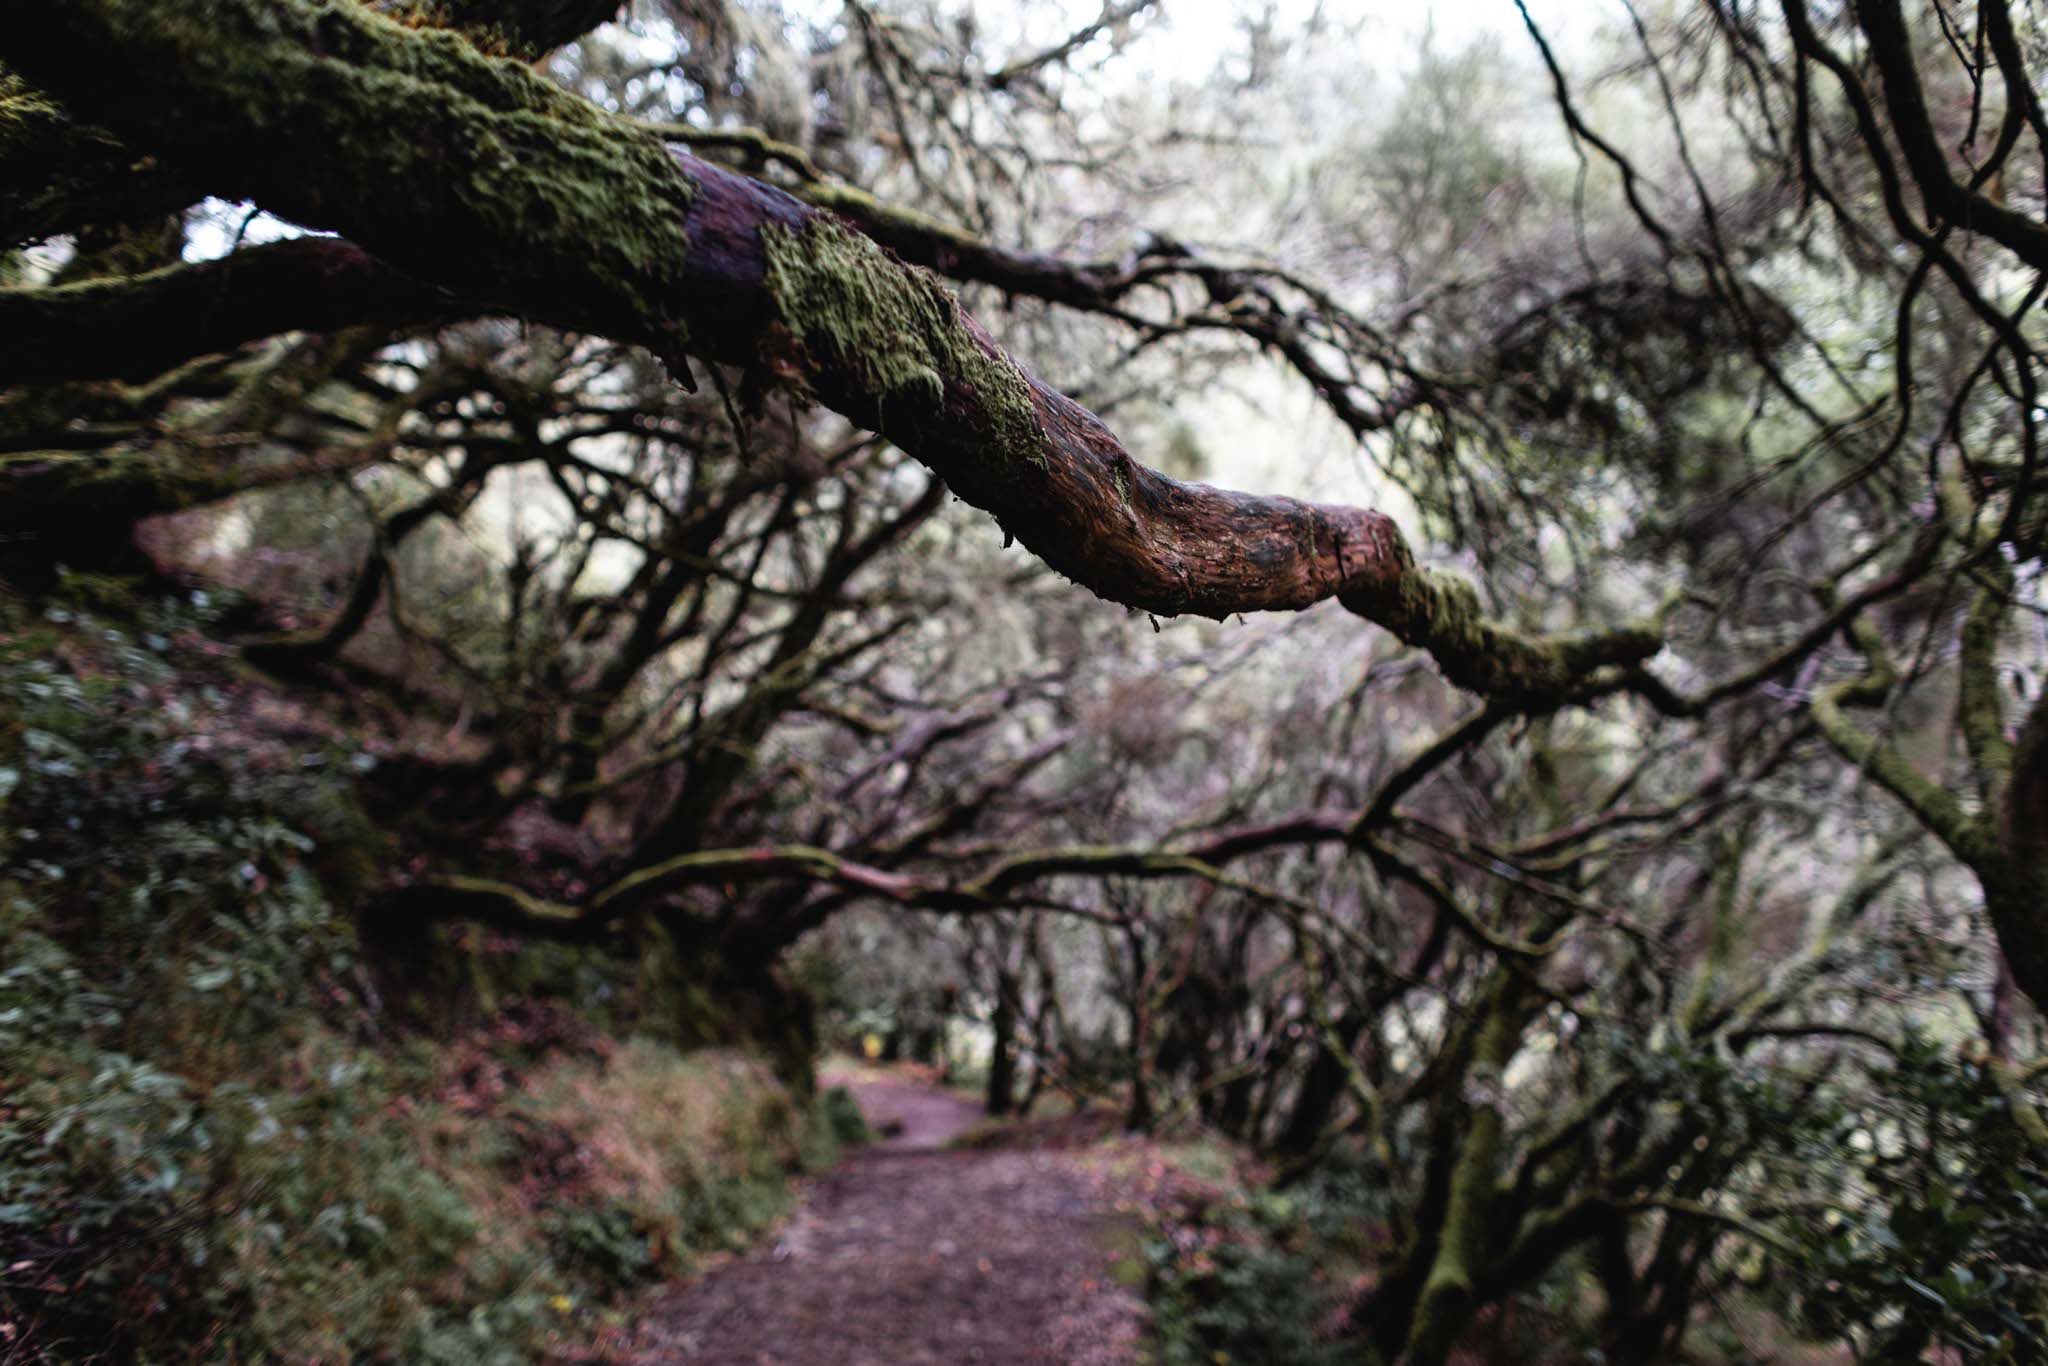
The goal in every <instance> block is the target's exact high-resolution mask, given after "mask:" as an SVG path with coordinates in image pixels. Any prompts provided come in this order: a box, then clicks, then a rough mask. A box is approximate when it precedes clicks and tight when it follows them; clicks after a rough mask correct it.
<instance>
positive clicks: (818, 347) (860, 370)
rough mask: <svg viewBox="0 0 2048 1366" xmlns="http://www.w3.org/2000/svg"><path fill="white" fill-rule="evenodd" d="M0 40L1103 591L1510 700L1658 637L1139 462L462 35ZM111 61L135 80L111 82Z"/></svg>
mask: <svg viewBox="0 0 2048 1366" xmlns="http://www.w3.org/2000/svg"><path fill="white" fill-rule="evenodd" d="M0 57H4V58H5V59H6V60H7V61H8V62H10V63H11V64H13V65H14V66H15V67H16V68H17V69H19V70H21V71H22V72H23V73H24V74H25V75H26V76H27V77H28V78H29V79H30V80H32V81H34V82H36V83H38V84H39V85H41V86H42V87H44V88H47V89H49V90H51V91H53V92H55V93H56V94H57V95H58V96H59V97H60V98H62V99H67V100H71V101H73V102H78V101H85V102H88V103H89V105H90V107H91V108H92V110H93V113H94V116H95V117H96V118H103V119H104V121H105V122H106V123H107V124H108V125H109V126H111V127H113V128H114V129H115V130H116V131H117V132H118V133H119V134H120V135H121V136H123V137H125V138H129V139H131V140H133V141H134V142H135V143H136V144H138V145H145V146H149V147H151V148H153V149H157V150H160V151H161V153H162V154H163V155H164V156H165V157H166V158H167V159H170V160H173V161H175V162H177V163H178V164H180V165H182V166H184V167H185V168H187V169H188V170H190V171H191V172H192V173H193V174H195V175H196V176H198V177H199V178H200V179H202V180H203V181H204V182H205V183H206V184H207V185H208V186H209V187H211V188H213V189H214V190H215V191H216V192H220V193H226V194H230V195H234V196H236V197H246V198H255V199H257V200H259V201H260V202H263V203H264V204H265V205H266V207H269V208H271V209H272V210H273V211H275V212H280V213H283V214H285V215H286V216H289V217H292V218H295V219H298V220H300V221H303V222H307V223H311V224H318V225H322V226H332V227H335V228H337V229H340V230H342V231H345V232H347V233H348V234H349V235H350V236H351V237H352V238H354V239H355V240H356V241H358V242H360V243H361V244H362V246H363V247H364V248H365V249H367V250H369V251H370V252H372V253H375V254H377V255H378V256H379V257H381V258H382V259H384V260H386V261H388V262H390V263H391V264H392V265H394V266H396V267H398V268H400V269H403V270H405V271H407V272H409V273H411V274H413V275H416V276H418V277H420V278H423V279H427V280H431V281H433V282H435V283H436V284H439V285H442V286H444V287H446V288H448V289H450V290H452V291H453V292H454V293H455V294H457V295H460V296H464V297H468V298H473V299H476V300H479V301H484V302H488V303H492V304H494V305H496V306H498V307H501V308H503V309H505V310H507V311H510V312H514V313H517V314H521V315H524V316H530V317H534V318H536V319H540V320H543V321H547V322H550V323H554V324H557V325H560V326H565V327H572V328H578V329H581V330H586V331H595V332H600V333H604V334H607V335H612V336H616V337H620V338H624V339H628V340H632V341H637V342H640V343H642V344H645V345H648V346H650V347H652V348H653V349H654V350H655V351H656V352H657V353H659V354H662V355H664V356H667V357H670V358H678V357H679V356H680V354H681V353H682V352H683V351H685V350H687V351H689V352H691V353H694V354H698V355H702V356H706V357H709V358H711V359H714V360H719V361H724V362H729V363H735V364H740V365H745V366H749V367H752V368H755V369H758V370H761V371H765V372H766V373H768V374H770V375H773V376H775V377H778V378H780V379H781V380H783V381H785V382H788V383H793V384H799V385H802V386H805V387H807V388H808V389H809V390H811V391H812V392H813V393H815V394H816V395H817V396H818V397H819V398H820V399H822V400H823V401H824V402H825V403H827V404H828V405H830V406H832V407H834V408H836V409H837V410H839V411H840V412H843V413H845V414H846V415H848V416H849V417H851V418H852V419H853V420H854V421H856V422H859V423H861V424H862V425H864V426H867V427H869V428H871V429H873V430H877V431H881V432H883V433H884V434H886V435H887V436H888V437H889V438H890V439H891V440H893V441H895V442H896V443H897V444H898V445H900V446H901V447H903V449H905V450H906V451H908V452H910V453H911V454H912V455H915V456H916V457H917V458H919V459H920V460H922V461H923V462H924V463H926V464H927V465H929V466H930V467H931V468H932V469H933V470H935V471H936V472H938V473H939V474H940V475H941V476H943V477H944V478H945V479H946V480H947V482H948V483H949V484H950V485H951V486H952V488H953V489H954V490H955V491H956V492H957V493H959V494H960V495H961V496H962V497H964V498H966V499H967V500H968V501H970V502H972V503H974V504H976V505H977V506H980V507H982V508H985V509H987V510H988V511H990V512H992V513H993V514H994V515H995V516H996V517H997V519H998V520H999V521H1000V522H1001V523H1002V524H1003V526H1004V527H1005V529H1006V530H1008V531H1010V532H1011V533H1012V534H1014V535H1016V536H1017V537H1018V539H1020V540H1022V541H1024V542H1025V544H1026V545H1027V546H1029V547H1030V548H1031V549H1032V550H1033V551H1034V552H1036V553H1037V554H1038V555H1040V556H1041V557H1042V558H1043V559H1045V560H1046V562H1047V563H1049V564H1051V565H1052V566H1053V567H1054V568H1055V569H1058V570H1059V571H1060V572H1062V573H1064V574H1066V575H1068V576H1069V577H1071V578H1073V579H1074V580H1076V581H1077V582H1079V583H1082V584H1083V585H1085V586H1087V587H1089V588H1091V589H1092V590H1094V591H1096V592H1097V593H1099V594H1101V595H1103V596H1105V597H1108V598H1110V599H1112V600H1114V601H1118V602H1122V603H1125V604H1128V605H1130V606H1133V607H1137V608H1141V609H1144V610H1146V611H1151V612H1157V613H1162V614H1177V613H1183V612H1192V613H1198V614H1202V615H1207V616H1212V617H1222V616H1226V615H1228V614H1230V613H1233V612H1240V611H1257V610H1275V609H1277V610H1289V609H1296V608H1302V607H1307V606H1309V605H1311V604H1313V603H1315V602H1318V601H1321V600H1322V599H1324V598H1329V597H1336V598H1339V599H1340V600H1341V601H1342V602H1343V603H1344V604H1345V605H1346V606H1347V607H1349V608H1351V610H1353V611H1355V612H1357V613H1359V614H1360V615H1363V616H1365V617H1367V618H1369V619H1370V620H1373V621H1376V622H1378V623H1380V624H1381V625H1384V626H1386V627H1387V628H1388V629H1390V630H1392V631H1394V632H1395V633H1396V634H1397V635H1399V636H1401V638H1402V639H1404V640H1407V641H1409V642H1411V643H1414V644H1417V645H1420V646H1422V647H1424V648H1425V649H1428V650H1429V651H1430V652H1431V653H1432V654H1434V655H1435V656H1436V658H1437V660H1438V662H1439V664H1440V665H1441V667H1442V668H1443V670H1444V672H1445V674H1446V675H1447V676H1448V677H1449V678H1450V679H1451V680H1452V681H1453V682H1456V683H1458V684H1460V685H1462V686H1465V687H1469V688H1473V689H1475V690H1477V691H1481V692H1484V693H1488V694H1490V695H1494V696H1497V697H1501V698H1505V699H1509V700H1511V701H1513V702H1515V703H1516V704H1517V705H1525V706H1554V705H1557V704H1558V703H1560V702H1562V701H1566V700H1570V699H1571V698H1572V697H1574V696H1576V695H1578V694H1579V691H1580V690H1581V689H1583V688H1584V687H1585V686H1586V685H1587V682H1588V676H1589V675H1590V674H1593V673H1595V672H1597V671H1599V670H1602V669H1605V668H1609V667H1611V666H1622V665H1626V664H1629V663H1633V662H1636V661H1639V660H1641V659H1643V658H1645V657H1647V656H1648V655H1650V654H1652V653H1654V652H1655V651H1656V650H1657V649H1658V648H1659V645H1660V639H1659V636H1658V633H1657V632H1656V631H1655V630H1654V629H1651V628H1635V629H1628V630H1623V631H1618V632H1612V633H1607V634H1603V635H1599V636H1588V637H1583V638H1568V639H1556V640H1553V639H1544V638H1538V637H1533V636H1527V635H1523V634H1520V633H1517V632H1514V631H1512V630H1509V629H1507V628H1505V627H1503V626H1500V625H1499V624H1497V623H1494V622H1492V621H1489V620H1487V619H1486V618H1485V617H1484V615H1483V613H1482V612H1481V610H1480V606H1479V600H1478V595H1477V594H1476V593H1475V592H1474V591H1473V590H1472V588H1471V587H1470V586H1469V585H1467V584H1465V583H1464V582H1463V581H1461V580H1459V579H1456V578H1454V577H1446V576H1443V575H1439V574H1435V573H1431V572H1429V571H1426V570H1423V569H1420V568H1419V567H1418V566H1417V565H1416V564H1415V562H1414V557H1413V555H1412V553H1411V552H1410V551H1409V549H1408V547H1407V545H1406V544H1405V542H1404V541H1403V540H1402V537H1401V535H1400V532H1399V531H1398V529H1397V528H1396V527H1395V526H1394V524H1393V522H1392V520H1391V519H1389V518H1388V517H1386V516H1385V515H1383V514H1381V513H1377V512H1371V511H1365V510H1361V509H1356V508H1345V507H1331V506H1324V505H1315V504H1307V503H1302V502H1298V501H1296V500H1294V499H1290V498H1278V497H1258V496H1253V495H1246V494H1237V493H1230V492H1226V491H1223V490H1218V489H1213V488H1209V487H1206V486H1203V485H1196V484H1183V483H1180V482H1179V481H1176V480H1172V479H1169V478H1166V477H1165V476H1163V475H1160V474H1158V473H1156V472H1154V471H1152V470H1149V469H1147V468H1145V467H1144V466H1143V465H1140V464H1139V463H1138V462H1137V461H1135V460H1134V459H1132V457H1131V456H1130V454H1129V453H1128V452H1127V451H1126V450H1125V449H1124V448H1123V447H1122V446H1121V445H1120V444H1119V443H1118V442H1117V441H1116V438H1115V437H1114V436H1113V435H1112V434H1111V433H1110V432H1109V430H1108V429H1107V428H1105V427H1104V426H1103V425H1102V423H1101V422H1099V421H1097V420H1096V418H1095V417H1094V416H1093V415H1092V414H1090V413H1088V412H1087V411H1086V410H1084V409H1082V408H1081V407H1080V406H1079V405H1077V404H1075V403H1074V402H1072V401H1071V400H1069V399H1067V398H1066V397H1065V396H1063V395H1061V394H1058V393H1056V392H1054V391H1052V390H1050V389H1048V388H1047V387H1046V386H1044V385H1043V384H1041V383H1040V382H1039V381H1038V380H1037V379H1035V378H1034V377H1032V376H1031V375H1030V374H1028V373H1027V372H1026V371H1025V370H1024V369H1023V368H1022V367H1021V366H1019V365H1018V364H1017V363H1016V362H1015V361H1014V360H1012V359H1011V358H1010V357H1009V356H1008V355H1007V354H1006V353H1004V352H1003V351H1002V350H1001V348H999V347H998V346H997V345H996V344H995V343H994V342H993V341H992V340H991V339H990V338H989V337H988V335H987V334H986V333H985V332H983V331H982V330H981V328H980V327H979V326H978V325H977V324H976V323H975V322H974V321H973V320H972V319H971V318H969V317H967V316H966V315H965V314H964V313H962V312H961V311H960V309H959V306H958V304H957V302H956V301H955V300H954V299H953V297H952V296H951V295H950V294H949V293H947V292H946V290H945V289H944V288H943V287H941V286H940V285H939V284H938V283H937V282H936V281H935V280H933V279H932V278H931V277H930V276H929V275H927V274H925V273H924V272H922V271H918V270H915V269H911V268H907V267H906V266H904V265H903V264H902V263H901V262H899V261H897V260H895V259H893V258H891V257H890V256H889V255H888V254H887V253H885V252H884V251H883V250H882V249H880V248H879V247H877V246H876V245H875V244H874V243H873V242H871V241H869V240H868V239H867V238H865V237H862V236H860V235H859V234H857V233H855V232H853V231H852V230H850V229H849V228H847V227H846V226H844V225H843V224H842V223H840V222H839V221H838V220H836V219H833V218H831V217H829V216H827V215H825V214H822V213H820V212H819V211H818V210H816V209H814V208H811V207H809V206H806V205H804V204H802V203H800V202H798V201H797V200H794V199H792V198H790V197H789V196H787V195H784V194H782V193H780V192H778V191H775V190H772V189H770V188H768V187H766V186H763V185H760V184H758V183H757V182H753V181H749V180H746V179H744V178H742V177H739V176H736V175H733V174H731V173H730V172H726V171H723V170H720V169H718V168H716V167H713V166H711V165H709V164H707V163H704V162H701V161H698V160H696V159H695V158H693V157H689V156H686V155H681V154H671V153H669V152H668V151H667V150H666V149H664V148H663V147H662V146H661V145H660V143H659V142H658V141H657V140H656V139H655V138H654V137H652V136H651V135H649V134H647V133H645V132H644V131H640V130H637V129H634V128H633V127H631V126H629V125H626V124H623V123H621V122H620V121H618V120H616V119H613V118H611V117H610V116H608V115H606V114H604V113H603V112H602V111H600V110H598V109H597V108H596V107H595V106H592V105H590V104H588V103H587V102H585V101H583V100H581V99H579V98H577V97H576V96H574V95H572V94H569V93H568V92H566V91H563V90H561V89H559V88H557V87H555V86H553V85H550V84H549V83H547V82H546V81H544V80H542V79H540V78H539V77H537V76H536V75H534V74H533V73H532V72H530V71H528V70H527V69H525V68H524V67H521V66H519V65H518V64H516V63H513V62H509V61H502V60H492V59H490V58H487V57H485V56H482V55H480V54H479V53H478V52H476V51H475V50H474V49H473V48H471V47H470V46H468V45H467V44H466V43H464V42H463V41H462V40H460V39H458V38H456V37H454V36H453V35H446V34H440V33H434V32H416V31H412V30H408V29H406V28H403V27H401V26H399V25H396V24H393V23H390V22H388V21H385V20H382V19H380V18H378V17H376V16H374V15H372V14H370V13H368V12H366V11H364V10H362V9H360V8H358V7H357V6H355V5H353V4H340V3H335V0H218V2H217V3H214V4H210V5H208V6H206V7H204V8H203V9H201V10H198V11H193V10H190V9H187V8H186V7H183V6H177V5H172V4H168V3H164V0H75V2H74V3H67V4H64V5H49V6H37V7H33V8H32V9H30V10H29V11H27V12H25V13H23V14H21V15H18V16H14V18H13V21H12V22H10V23H9V24H8V25H7V26H6V28H5V29H4V30H0ZM109 63H114V64H117V65H119V66H121V67H122V68H123V69H124V70H127V71H129V72H131V73H132V78H131V79H125V80H123V81H120V82H114V83H109V82H107V81H106V80H105V79H104V73H105V71H106V69H107V66H108V64H109ZM394 109H403V110H405V111H406V117H405V118H404V119H394V118H393V117H392V111H393V110H394ZM313 149H317V155H315V154H314V152H313Z"/></svg>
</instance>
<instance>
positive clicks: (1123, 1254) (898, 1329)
mask: <svg viewBox="0 0 2048 1366" xmlns="http://www.w3.org/2000/svg"><path fill="white" fill-rule="evenodd" d="M825 1080H826V1083H827V1084H840V1085H844V1086H846V1087H847V1089H848V1090H849V1091H851V1092H852V1093H853V1096H854V1099H855V1100H856V1101H857V1102H858V1103H859V1105H860V1108H861V1111H862V1113H863V1114H865V1115H866V1117H867V1120H868V1123H869V1125H870V1126H871V1127H872V1128H873V1129H874V1130H875V1132H876V1133H877V1134H878V1135H879V1138H878V1140H877V1141H876V1142H875V1143H873V1144H871V1145H869V1146H867V1147H864V1148H861V1149H858V1150H855V1151H854V1152H852V1153H851V1154H849V1155H848V1157H847V1159H846V1160H845V1161H844V1162H843V1163H842V1164H841V1165H840V1166H839V1167H837V1168H836V1169H834V1170H833V1171H831V1172H830V1173H828V1174H826V1175H825V1176H823V1177H820V1178H819V1179H817V1180H815V1181H813V1182H811V1183H809V1184H808V1186H807V1188H806V1189H805V1190H804V1192H803V1194H802V1197H801V1199H800V1202H799V1205H798V1208H797V1211H796V1213H795V1214H794V1215H793V1216H792V1218H791V1219H790V1220H789V1222H788V1223H787V1224H786V1225H785V1226H784V1228H783V1230H782V1232H781V1234H780V1236H779V1237H778V1238H776V1239H775V1241H774V1242H773V1244H772V1245H770V1246H767V1247H763V1248H761V1249H759V1250H757V1251H756V1252H754V1253H753V1254H751V1255H748V1256H746V1257H743V1258H740V1259H738V1260H735V1261H732V1262H729V1263H727V1264H725V1265H723V1266H719V1267H714V1268H712V1269H710V1270H708V1271H707V1272H706V1273H705V1274H703V1275H701V1276H699V1277H696V1278H694V1279H692V1280H690V1281H688V1282H685V1283H683V1284H681V1285H679V1286H677V1287H675V1288H674V1289H672V1290H671V1291H669V1292H667V1293H666V1294H665V1295H664V1296H663V1297H662V1298H661V1299H659V1300H658V1301H656V1302H655V1304H654V1306H653V1308H652V1310H651V1311H650V1312H649V1314H648V1315H647V1316H646V1317H645V1318H644V1319H643V1320H642V1321H641V1324H640V1326H639V1330H638V1332H637V1334H636V1338H635V1342H634V1344H633V1347H632V1349H631V1351H630V1352H629V1353H628V1354H627V1355H626V1357H625V1360H627V1361H630V1362H632V1363H635V1366H669V1364H670V1363H689V1366H813V1363H816V1364H818V1366H827V1364H829V1366H927V1364H930V1366H937V1364H938V1363H945V1366H957V1364H958V1363H963V1362H981V1363H989V1364H990V1366H1041V1363H1044V1364H1047V1366H1050V1363H1061V1364H1062V1366H1064V1364H1066V1363H1073V1364H1074V1366H1121V1363H1129V1362H1135V1361H1138V1360H1139V1359H1140V1355H1139V1354H1140V1346H1141V1343H1142V1341H1143V1339H1144V1334H1145V1328H1146V1323H1147V1314H1146V1309H1145V1304H1144V1300H1143V1296H1142V1292H1141V1288H1140V1285H1139V1284H1138V1283H1140V1282H1141V1281H1142V1271H1141V1265H1140V1263H1139V1262H1138V1261H1137V1259H1136V1257H1135V1254H1134V1252H1133V1248H1134V1247H1135V1246H1136V1244H1137V1242H1138V1240H1139V1238H1140V1236H1141V1235H1140V1234H1139V1231H1138V1228H1137V1225H1136V1222H1135V1221H1134V1219H1133V1218H1132V1217H1131V1215H1130V1214H1128V1213H1125V1212H1120V1211H1119V1210H1118V1209H1117V1208H1116V1205H1117V1204H1118V1203H1119V1201H1117V1200H1116V1198H1115V1197H1114V1196H1113V1195H1112V1194H1111V1191H1112V1189H1113V1187H1112V1185H1111V1183H1108V1182H1105V1180H1104V1173H1103V1170H1102V1168H1101V1166H1100V1165H1099V1163H1097V1162H1095V1161H1093V1160H1091V1157H1090V1156H1089V1155H1088V1154H1087V1153H1085V1152H1084V1151H1083V1150H1080V1149H1075V1148H1070V1147H1061V1146H1049V1145H1053V1144H1057V1143H1058V1141H1059V1136H1060V1133H1061V1131H1060V1130H1059V1129H1058V1128H1056V1127H1051V1128H1048V1127H1034V1128H1027V1129H1025V1130H1020V1131H1019V1134H1020V1136H1021V1143H1018V1144H1016V1145H1012V1144H1010V1143H1005V1144H1004V1145H1003V1146H983V1145H982V1144H980V1143H975V1144H974V1145H973V1146H966V1145H961V1146H954V1143H955V1140H956V1139H959V1138H960V1137H961V1136H962V1135H967V1134H969V1133H970V1131H976V1137H979V1136H980V1134H979V1131H977V1130H976V1126H977V1125H979V1124H980V1123H981V1121H982V1110H981V1107H980V1106H979V1105H977V1104H975V1103H974V1102H972V1101H969V1100H965V1099H962V1098H961V1097H959V1096H957V1095H954V1094H953V1093H951V1092H949V1091H946V1090H944V1089H942V1088H940V1087H939V1086H937V1085H936V1084H934V1083H931V1082H927V1081H924V1080H921V1079H918V1078H917V1077H915V1076H914V1075H911V1074H905V1073H900V1072H899V1073H893V1074H891V1073H880V1072H876V1071H873V1070H870V1069H861V1070H860V1071H858V1072H851V1073H845V1074H841V1075H828V1076H827V1077H826V1079H825ZM1033 1133H1037V1134H1039V1135H1042V1136H1043V1141H1042V1142H1040V1141H1033V1139H1032V1138H1031V1135H1032V1134H1033Z"/></svg>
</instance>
